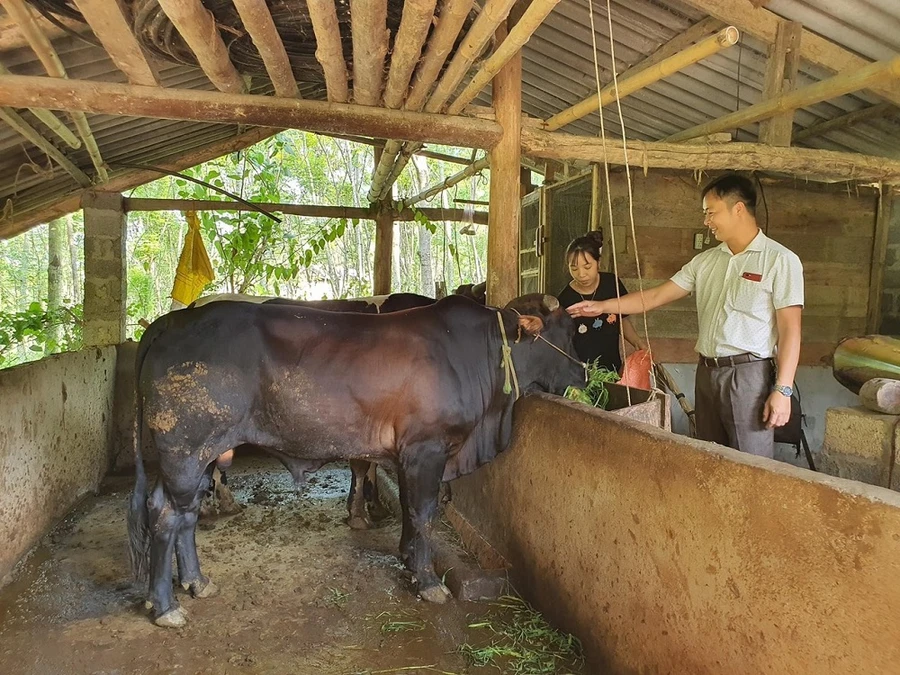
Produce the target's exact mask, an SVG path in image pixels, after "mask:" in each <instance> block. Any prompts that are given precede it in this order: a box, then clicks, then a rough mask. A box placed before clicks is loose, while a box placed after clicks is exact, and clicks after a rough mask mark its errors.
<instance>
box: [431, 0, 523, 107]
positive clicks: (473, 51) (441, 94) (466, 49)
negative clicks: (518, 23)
mask: <svg viewBox="0 0 900 675" xmlns="http://www.w3.org/2000/svg"><path fill="white" fill-rule="evenodd" d="M515 3H516V0H487V2H486V3H485V5H484V7H483V8H482V10H481V13H480V14H479V15H478V18H477V19H475V21H474V23H473V24H472V27H471V28H469V32H468V33H466V37H465V38H463V41H462V44H460V46H459V49H457V50H456V53H455V54H454V55H453V59H452V60H451V61H450V65H449V66H447V70H445V71H444V74H443V76H441V79H440V82H438V85H437V87H435V89H434V92H432V94H431V96H430V97H429V99H428V102H427V103H426V104H425V108H424V110H425V112H441V110H443V108H444V104H446V103H447V99H449V98H450V96H452V95H453V92H454V91H456V88H457V87H458V86H459V83H460V82H462V80H463V78H464V77H465V76H466V73H467V72H469V68H470V67H471V65H472V64H473V63H474V62H475V59H477V58H478V55H479V54H481V52H482V50H483V49H484V48H485V46H486V45H487V43H488V42H489V41H490V39H491V37H492V36H493V35H494V33H495V32H496V30H497V28H498V27H499V26H500V24H502V23H503V22H504V21H506V17H507V16H508V15H509V10H510V9H512V6H513V5H514V4H515Z"/></svg>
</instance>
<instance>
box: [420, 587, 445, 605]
mask: <svg viewBox="0 0 900 675" xmlns="http://www.w3.org/2000/svg"><path fill="white" fill-rule="evenodd" d="M419 597H420V598H422V599H423V600H424V601H425V602H433V603H434V604H436V605H443V604H444V603H445V602H447V600H449V599H450V598H452V597H453V594H452V593H451V592H450V589H449V588H447V587H446V586H444V584H440V583H439V584H435V585H434V586H429V587H428V588H420V589H419Z"/></svg>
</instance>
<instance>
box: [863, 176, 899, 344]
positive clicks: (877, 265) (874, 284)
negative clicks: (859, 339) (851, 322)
mask: <svg viewBox="0 0 900 675" xmlns="http://www.w3.org/2000/svg"><path fill="white" fill-rule="evenodd" d="M893 197H894V195H893V189H892V188H891V186H890V185H882V186H881V193H880V194H879V195H878V208H877V211H876V213H875V240H874V241H873V242H872V268H871V272H870V273H869V305H868V311H867V312H866V332H867V333H877V332H878V329H879V327H880V326H881V294H882V293H883V292H884V259H885V255H886V253H887V243H888V232H889V231H890V223H891V207H892V205H893Z"/></svg>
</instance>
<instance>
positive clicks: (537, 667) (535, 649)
mask: <svg viewBox="0 0 900 675" xmlns="http://www.w3.org/2000/svg"><path fill="white" fill-rule="evenodd" d="M491 604H492V606H493V608H494V609H493V610H492V611H491V612H490V613H489V614H488V616H487V617H485V618H484V619H482V620H480V621H478V622H476V623H472V624H469V628H471V629H475V630H479V631H487V632H489V634H490V642H489V644H487V645H483V646H476V645H473V644H470V643H468V642H467V643H465V644H463V645H460V647H459V649H458V651H459V652H460V653H461V654H463V655H464V656H465V657H466V659H467V660H468V662H469V664H470V665H471V666H475V667H485V666H493V667H495V668H497V669H498V670H499V671H500V672H502V673H512V674H513V675H562V674H564V673H571V672H572V669H577V668H579V667H580V665H581V663H582V656H581V643H579V641H578V639H577V638H575V637H573V636H572V635H569V634H568V633H563V632H561V631H558V630H556V629H555V628H553V627H552V626H550V625H549V624H548V623H547V621H546V620H545V619H544V617H543V616H542V615H541V614H540V613H539V612H537V611H535V610H534V609H532V607H531V606H530V605H529V604H528V603H527V602H525V601H524V600H522V599H521V598H519V597H516V596H509V595H507V596H503V597H502V598H500V599H499V600H498V601H497V602H494V603H491Z"/></svg>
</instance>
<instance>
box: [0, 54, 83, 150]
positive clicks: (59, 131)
mask: <svg viewBox="0 0 900 675" xmlns="http://www.w3.org/2000/svg"><path fill="white" fill-rule="evenodd" d="M0 75H12V73H11V72H10V71H9V70H7V69H6V66H4V65H2V64H0ZM29 110H30V111H31V114H32V115H34V116H35V117H37V118H38V119H39V120H40V121H41V122H43V123H44V124H45V125H46V126H47V128H48V129H50V131H52V132H53V133H54V134H56V135H57V136H58V137H59V138H60V139H61V140H62V141H64V142H65V143H66V145H68V146H69V147H70V148H75V149H78V148H80V147H81V141H79V140H78V137H77V136H76V135H75V134H73V133H72V132H71V130H70V129H69V127H67V126H66V125H65V124H63V122H62V120H61V119H59V118H58V117H57V116H56V115H54V114H53V113H52V112H50V111H49V110H44V109H42V108H29Z"/></svg>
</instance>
